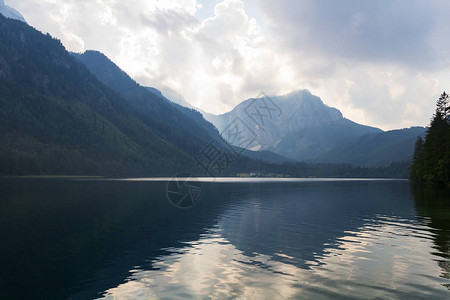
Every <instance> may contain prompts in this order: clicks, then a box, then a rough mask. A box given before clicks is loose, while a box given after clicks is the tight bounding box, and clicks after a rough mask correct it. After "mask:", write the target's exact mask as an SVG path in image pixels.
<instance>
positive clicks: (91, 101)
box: [0, 16, 209, 176]
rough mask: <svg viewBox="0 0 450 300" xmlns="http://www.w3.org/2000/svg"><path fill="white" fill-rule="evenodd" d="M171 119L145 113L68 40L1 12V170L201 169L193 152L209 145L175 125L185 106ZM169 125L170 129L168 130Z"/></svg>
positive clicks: (118, 171) (128, 173)
mask: <svg viewBox="0 0 450 300" xmlns="http://www.w3.org/2000/svg"><path fill="white" fill-rule="evenodd" d="M5 45H7V47H6V46H5ZM142 101H143V100H142ZM144 106H145V105H144V104H143V107H144ZM161 107H163V106H158V105H155V106H154V109H155V110H158V109H159V108H161ZM160 113H161V115H163V116H165V115H164V112H160ZM165 117H167V118H168V120H167V122H166V123H163V122H160V120H156V121H155V120H152V119H151V118H150V117H148V116H146V115H145V114H143V113H142V112H141V111H140V110H139V109H138V108H137V107H136V106H134V105H132V104H131V103H130V101H129V100H126V99H124V98H123V97H122V96H121V95H119V94H118V93H117V92H115V91H113V90H112V89H110V88H108V87H107V86H106V85H105V84H103V83H102V82H100V81H99V80H98V79H97V77H96V76H94V75H93V74H92V73H91V72H90V71H89V70H88V69H87V68H86V67H85V66H84V65H83V64H82V63H81V62H79V61H78V60H77V59H75V58H74V57H73V56H72V55H71V54H70V53H69V52H67V51H66V50H65V48H64V47H63V46H62V44H61V42H60V41H58V40H56V39H53V38H52V37H51V36H50V35H48V34H47V35H44V34H42V33H41V32H39V31H37V30H35V29H33V28H32V27H30V26H28V25H27V24H25V23H23V22H19V21H16V20H12V19H7V18H5V17H3V16H0V174H3V175H21V174H27V175H29V174H83V175H86V174H89V175H115V176H136V175H151V174H154V175H164V174H165V175H173V174H174V172H176V171H177V172H179V171H180V169H181V170H186V171H188V170H190V168H193V167H194V163H193V162H192V158H191V155H189V153H188V152H195V151H196V150H197V149H200V148H201V145H200V137H197V138H195V139H192V140H189V139H187V138H185V137H182V136H181V137H180V134H179V131H177V130H176V129H177V128H174V127H173V126H172V125H171V124H172V123H171V122H172V121H173V122H176V121H177V119H178V118H180V119H182V118H184V117H183V115H182V114H180V113H178V111H177V110H175V109H174V110H173V115H171V116H165ZM175 124H176V123H175ZM187 124H189V125H192V126H194V125H195V124H194V122H191V123H186V124H183V126H184V127H185V128H186V127H187V126H189V125H187ZM161 126H164V127H163V128H168V129H167V132H165V133H166V134H165V135H164V136H162V135H161V134H160V133H161V132H162V131H164V129H163V128H161ZM180 126H181V124H180ZM171 130H173V132H171ZM166 137H167V139H166ZM169 137H170V141H169ZM178 138H180V139H178ZM204 138H205V139H206V140H208V139H209V136H208V135H207V134H206V133H205V134H204ZM177 145H178V146H177Z"/></svg>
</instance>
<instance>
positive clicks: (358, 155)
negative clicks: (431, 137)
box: [315, 127, 427, 167]
mask: <svg viewBox="0 0 450 300" xmlns="http://www.w3.org/2000/svg"><path fill="white" fill-rule="evenodd" d="M426 131H427V129H426V128H424V127H412V128H406V129H399V130H391V131H386V132H380V133H372V134H365V135H363V136H360V137H358V138H356V139H355V140H353V141H351V142H350V143H347V144H345V145H343V146H341V147H338V148H336V149H333V150H332V151H329V152H327V153H323V154H321V155H320V156H319V157H317V158H316V159H315V161H316V162H322V163H352V164H355V165H358V166H367V167H378V166H387V165H389V164H390V163H392V162H396V161H406V162H410V161H411V158H412V156H413V152H414V144H415V143H416V141H417V137H419V136H421V137H424V136H425V134H426Z"/></svg>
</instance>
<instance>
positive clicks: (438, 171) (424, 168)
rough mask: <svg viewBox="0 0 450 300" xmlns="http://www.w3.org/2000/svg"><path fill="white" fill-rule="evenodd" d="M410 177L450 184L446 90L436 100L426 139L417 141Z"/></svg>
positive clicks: (449, 118)
mask: <svg viewBox="0 0 450 300" xmlns="http://www.w3.org/2000/svg"><path fill="white" fill-rule="evenodd" d="M410 179H411V180H414V181H418V182H425V183H434V184H439V185H450V96H449V95H448V94H447V93H446V92H443V93H442V94H441V96H440V97H439V99H438V101H437V102H436V111H435V113H434V115H433V118H432V120H431V124H430V127H429V129H428V132H427V135H426V137H425V141H424V142H423V141H422V139H418V140H417V142H416V148H415V151H414V157H413V163H412V165H411V169H410Z"/></svg>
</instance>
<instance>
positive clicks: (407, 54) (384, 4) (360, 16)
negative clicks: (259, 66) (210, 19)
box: [259, 0, 450, 69]
mask: <svg viewBox="0 0 450 300" xmlns="http://www.w3.org/2000/svg"><path fill="white" fill-rule="evenodd" d="M259 3H260V5H261V7H262V9H263V11H264V12H265V14H266V15H267V16H268V17H269V18H270V19H271V20H272V21H273V24H274V27H275V28H274V29H275V30H276V32H277V33H278V36H279V37H281V39H282V40H283V43H284V45H285V46H287V47H290V48H291V49H293V50H294V51H295V50H298V49H301V50H302V51H305V50H306V51H314V52H317V51H318V52H321V53H323V54H326V55H328V56H336V57H344V58H348V59H356V60H364V61H370V62H388V63H400V64H404V65H408V66H411V67H415V68H429V69H431V68H437V67H440V66H442V65H443V64H444V62H445V61H446V60H447V57H446V55H447V53H446V52H445V51H443V49H446V48H447V47H448V45H449V43H448V42H447V41H446V40H439V39H437V37H438V36H440V34H439V32H448V31H449V28H450V25H449V22H448V21H447V16H446V15H445V14H444V13H443V12H444V11H447V12H448V11H450V10H449V8H450V3H448V2H446V1H420V0H409V1H403V0H379V1H361V0H346V1H327V0H299V1H295V2H294V1H288V0H279V1H277V2H275V1H269V0H259Z"/></svg>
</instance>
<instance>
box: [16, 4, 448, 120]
mask: <svg viewBox="0 0 450 300" xmlns="http://www.w3.org/2000/svg"><path fill="white" fill-rule="evenodd" d="M205 1H209V0H165V1H158V0H130V1H126V2H125V1H118V0H96V1H92V0H77V1H75V0H67V1H57V0H41V1H37V0H21V1H19V0H10V1H7V2H8V3H7V4H8V5H10V6H12V7H14V8H16V9H18V10H19V11H20V12H21V13H22V14H23V15H24V16H25V18H26V19H27V21H28V22H29V24H31V25H33V26H35V27H36V28H38V29H39V30H41V31H43V32H49V33H50V34H52V35H53V36H55V37H57V38H60V39H61V40H62V42H63V44H64V45H65V46H66V47H67V48H68V49H69V50H71V51H76V52H81V51H84V50H87V49H95V50H99V51H101V52H104V53H105V54H106V55H107V56H108V57H110V58H111V59H112V60H114V61H115V62H116V63H117V64H118V65H119V66H120V67H121V68H122V69H124V70H125V71H126V72H127V73H129V74H130V75H131V76H132V77H133V78H135V79H136V80H137V81H138V82H140V83H141V84H143V85H150V86H155V87H162V86H168V87H170V88H172V89H174V90H176V91H178V92H179V93H180V94H182V95H183V96H184V97H185V98H186V100H188V101H189V102H191V103H192V104H194V105H195V106H198V107H201V108H202V109H204V110H206V111H209V112H213V113H220V112H225V111H227V110H229V109H231V108H232V107H234V106H235V105H236V104H238V103H239V102H240V101H242V100H244V99H246V98H249V97H254V96H256V95H258V94H259V93H260V92H261V91H265V92H266V93H268V94H284V93H288V92H290V91H293V90H299V89H309V90H311V92H313V93H314V94H316V95H318V96H320V97H322V99H323V100H324V102H325V103H327V104H328V105H331V106H335V107H337V108H339V109H340V110H341V111H342V112H343V114H344V116H346V117H348V118H350V119H352V120H355V121H357V122H361V123H364V124H369V125H372V126H378V127H381V128H383V129H390V128H398V127H407V126H411V125H426V124H427V123H428V121H429V117H430V115H431V113H432V111H433V109H434V102H435V100H436V98H437V97H438V95H439V93H440V92H442V90H444V89H445V88H447V87H446V86H445V84H446V82H448V81H449V80H450V75H449V74H450V72H448V71H449V64H450V50H448V49H450V45H449V41H448V40H449V39H448V33H449V32H450V27H449V26H450V23H449V22H447V20H446V17H447V16H446V15H445V12H446V11H449V8H450V7H449V6H450V3H449V4H447V3H446V2H445V1H438V0H430V1H426V2H424V1H420V0H411V1H408V3H406V4H405V2H404V1H401V0H392V1H391V0H389V1H388V0H380V1H358V0H346V1H339V2H338V1H325V0H299V1H287V0H279V1H276V2H275V1H269V0H245V1H242V0H221V1H218V0H215V1H214V3H215V5H214V11H213V12H212V11H211V10H210V8H211V3H212V2H211V3H210V2H208V3H207V2H205ZM202 7H206V8H207V9H206V8H202ZM206 10H207V11H208V12H209V13H210V14H211V15H210V16H208V17H205V18H203V19H198V16H200V15H202V16H204V15H205V11H206ZM250 16H252V17H250Z"/></svg>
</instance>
